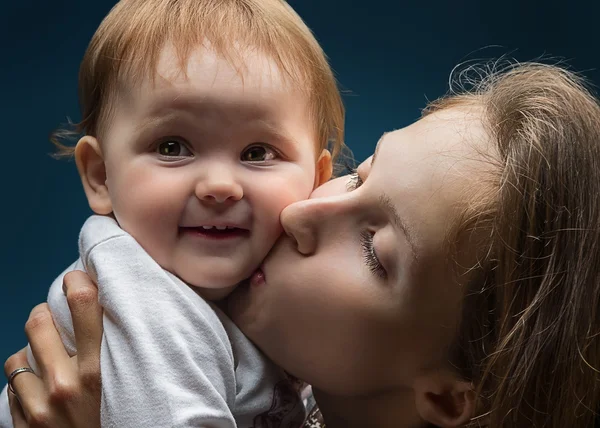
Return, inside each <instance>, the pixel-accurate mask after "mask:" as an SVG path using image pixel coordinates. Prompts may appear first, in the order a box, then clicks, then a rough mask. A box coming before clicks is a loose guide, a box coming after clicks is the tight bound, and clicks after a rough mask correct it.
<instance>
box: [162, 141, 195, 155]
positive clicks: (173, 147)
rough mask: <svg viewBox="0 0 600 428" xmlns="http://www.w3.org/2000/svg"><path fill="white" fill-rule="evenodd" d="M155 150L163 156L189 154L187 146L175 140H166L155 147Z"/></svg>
mask: <svg viewBox="0 0 600 428" xmlns="http://www.w3.org/2000/svg"><path fill="white" fill-rule="evenodd" d="M157 152H158V154H159V155H161V156H165V157H182V156H191V153H190V151H189V150H188V148H187V147H186V146H185V145H184V144H183V143H181V142H179V141H177V140H166V141H163V142H162V143H160V144H159V145H158V147H157Z"/></svg>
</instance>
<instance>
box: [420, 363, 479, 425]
mask: <svg viewBox="0 0 600 428" xmlns="http://www.w3.org/2000/svg"><path fill="white" fill-rule="evenodd" d="M414 391H415V404H416V408H417V412H418V413H419V416H420V417H421V418H422V419H423V420H425V421H427V422H429V423H431V424H434V425H435V426H438V427H443V428H451V427H462V426H464V425H465V424H466V423H467V422H469V421H470V420H471V418H472V417H473V416H475V391H474V389H473V385H472V384H471V382H468V381H465V380H462V379H459V378H458V377H457V375H456V374H454V373H451V372H449V371H440V372H435V373H430V374H427V375H424V376H422V377H420V378H419V379H417V380H416V382H415V385H414Z"/></svg>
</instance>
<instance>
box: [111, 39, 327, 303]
mask: <svg viewBox="0 0 600 428" xmlns="http://www.w3.org/2000/svg"><path fill="white" fill-rule="evenodd" d="M307 98H308V97H307V96H306V95H305V94H302V93H300V92H299V91H296V90H294V89H293V88H292V87H291V85H289V84H287V83H286V82H285V81H284V79H283V76H282V75H281V74H280V72H279V70H278V69H277V67H275V66H274V64H273V63H272V62H271V61H270V60H268V59H267V58H266V57H263V56H260V55H258V54H256V55H253V56H248V57H247V58H246V60H245V68H244V69H243V70H241V71H240V70H237V69H236V68H234V67H232V65H230V63H229V62H228V61H226V60H225V59H224V58H220V57H219V56H217V55H215V54H214V53H213V52H211V51H210V50H206V49H198V50H196V51H193V52H192V55H191V56H190V58H189V63H188V66H187V78H186V77H185V76H184V75H183V74H182V73H181V72H180V70H179V66H178V62H177V57H176V55H175V52H174V51H172V50H170V49H168V48H167V49H165V50H163V53H162V55H161V58H160V61H159V64H158V68H157V79H156V80H155V82H154V83H152V82H151V81H149V80H148V81H146V82H144V83H143V84H141V85H140V87H138V88H135V90H134V91H132V92H131V93H130V94H129V95H128V96H127V97H126V98H122V99H121V100H120V101H119V102H118V104H117V108H116V111H115V114H114V115H113V119H112V120H111V122H110V123H109V124H108V127H107V128H108V129H107V132H106V136H105V138H104V139H103V140H102V141H101V142H100V143H101V145H102V148H103V156H104V161H105V166H106V176H107V179H106V185H107V187H108V192H109V194H110V200H111V202H112V208H113V212H114V214H115V216H116V218H117V220H118V222H119V223H120V225H121V227H122V228H123V229H125V230H126V231H127V232H129V233H130V234H131V235H133V237H134V238H135V239H137V241H138V242H139V243H140V244H141V245H142V247H144V249H145V250H146V251H147V252H148V253H149V254H150V256H152V257H153V258H154V259H155V260H156V261H157V262H158V263H159V264H160V265H161V266H162V267H163V268H165V269H167V270H169V271H171V272H173V273H174V274H176V275H177V276H179V277H180V278H181V279H183V280H184V281H186V282H187V283H189V284H191V285H194V286H196V287H200V288H204V289H213V290H205V296H206V297H208V298H218V297H222V296H223V295H225V294H227V293H228V292H229V291H230V290H231V289H232V288H233V287H234V286H235V284H237V283H238V282H239V281H241V280H243V279H244V278H246V277H248V276H250V275H251V274H252V272H253V271H254V270H255V269H256V268H257V267H258V266H259V265H260V263H261V261H262V260H263V258H264V257H265V256H266V254H267V253H268V251H269V250H270V248H271V247H272V246H273V244H274V242H275V240H276V239H277V237H278V236H279V234H280V233H281V230H282V229H281V226H280V223H279V214H280V213H281V211H282V209H283V208H284V207H286V206H287V205H289V204H290V203H292V202H294V201H298V200H301V199H305V198H307V197H308V196H309V194H310V192H311V191H312V189H313V187H314V186H315V169H316V162H315V160H316V157H317V156H316V155H317V153H316V150H317V149H316V142H315V137H314V132H313V129H314V126H313V122H312V121H311V120H310V118H309V108H308V107H309V106H308V99H307Z"/></svg>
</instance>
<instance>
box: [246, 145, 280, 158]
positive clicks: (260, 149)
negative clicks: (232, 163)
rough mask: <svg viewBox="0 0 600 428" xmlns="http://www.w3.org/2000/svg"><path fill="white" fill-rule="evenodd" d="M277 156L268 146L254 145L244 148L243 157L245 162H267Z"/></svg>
mask: <svg viewBox="0 0 600 428" xmlns="http://www.w3.org/2000/svg"><path fill="white" fill-rule="evenodd" d="M276 157H277V155H276V153H275V152H274V151H273V150H272V149H270V148H268V147H264V146H252V147H248V148H247V149H246V150H244V152H243V153H242V156H241V159H242V161H243V162H266V161H270V160H273V159H275V158H276Z"/></svg>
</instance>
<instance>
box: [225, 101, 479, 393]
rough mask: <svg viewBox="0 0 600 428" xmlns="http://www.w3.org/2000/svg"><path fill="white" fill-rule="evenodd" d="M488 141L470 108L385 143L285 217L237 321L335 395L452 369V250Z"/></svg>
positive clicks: (284, 362)
mask: <svg viewBox="0 0 600 428" xmlns="http://www.w3.org/2000/svg"><path fill="white" fill-rule="evenodd" d="M487 141H488V139H487V137H486V134H485V132H484V130H483V127H482V125H481V122H480V113H479V111H478V110H477V109H470V110H469V109H466V108H461V109H458V108H453V109H449V110H446V111H440V112H437V113H434V114H431V115H429V116H427V117H425V118H424V119H422V120H419V121H418V122H416V123H414V124H413V125H411V126H409V127H407V128H404V129H401V130H398V131H394V132H390V133H387V134H385V135H384V136H383V137H382V139H381V140H380V142H379V144H378V147H377V149H376V151H375V154H374V155H373V156H372V157H370V158H369V159H367V160H366V161H365V162H363V163H362V164H361V165H360V167H359V168H358V177H357V178H356V177H355V178H352V177H342V178H338V179H335V180H332V181H330V182H329V183H327V184H325V185H323V186H321V187H320V188H318V189H317V190H315V191H314V193H313V194H312V196H311V199H309V200H307V201H303V202H298V203H295V204H293V205H290V206H289V207H288V208H286V209H285V210H284V211H283V213H282V215H281V221H282V224H283V227H284V228H285V231H286V232H287V236H283V237H282V238H281V239H280V240H279V241H278V243H277V244H276V245H275V247H274V248H273V250H272V252H271V253H270V254H269V256H268V257H267V259H266V260H265V261H264V264H263V266H262V267H261V271H258V272H257V273H256V274H255V275H254V276H253V277H252V279H251V281H250V285H249V286H242V287H240V288H239V289H238V291H236V293H235V294H234V295H233V296H232V298H231V300H230V310H231V315H232V317H233V319H234V321H235V322H236V323H237V324H238V326H239V327H240V328H241V329H242V331H243V332H244V333H245V334H246V335H247V336H248V337H249V338H250V339H251V340H252V341H254V342H255V343H256V344H257V346H258V347H259V348H261V349H262V350H263V351H264V352H265V353H266V354H267V355H268V356H269V357H270V358H271V359H273V360H274V361H275V362H276V363H277V364H279V365H281V366H282V367H283V368H284V369H286V370H287V371H288V372H290V373H291V374H293V375H295V376H297V377H299V378H301V379H303V380H306V381H307V382H309V383H311V384H313V386H314V387H317V388H319V389H321V390H324V391H327V392H329V393H343V394H351V395H352V394H371V393H377V392H378V391H383V390H389V388H396V387H411V386H412V385H411V382H412V381H413V379H414V377H415V375H416V374H418V373H422V372H423V371H426V370H430V369H436V368H439V367H442V366H444V365H445V361H446V358H445V357H446V349H447V347H448V346H449V345H450V344H451V342H452V340H453V338H454V336H455V331H456V326H457V322H458V320H459V313H460V303H461V300H462V296H463V291H462V290H461V287H460V286H459V281H458V279H457V275H456V274H455V273H454V272H455V269H456V263H458V262H459V261H457V258H456V257H454V256H452V255H451V254H450V252H449V250H448V247H449V242H448V240H449V237H450V236H453V235H452V233H451V232H452V230H453V228H454V227H456V225H455V223H456V221H457V220H458V219H459V216H460V215H461V213H463V212H464V211H465V210H466V209H467V207H468V204H469V195H470V190H472V189H473V188H474V187H476V186H481V185H482V184H481V182H480V181H479V178H481V174H482V170H483V168H485V167H484V166H483V167H482V165H483V164H485V163H484V162H481V159H482V158H481V155H480V154H479V153H480V151H481V150H482V149H485V145H487V144H488V143H487ZM457 245H458V246H460V245H461V244H460V242H459V243H458V244H457ZM463 250H464V249H463ZM464 253H465V251H461V254H463V255H464ZM467 253H468V252H467ZM461 257H462V256H461ZM461 260H462V261H463V262H465V263H468V262H469V260H467V259H464V257H463V258H462V259H461Z"/></svg>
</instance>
